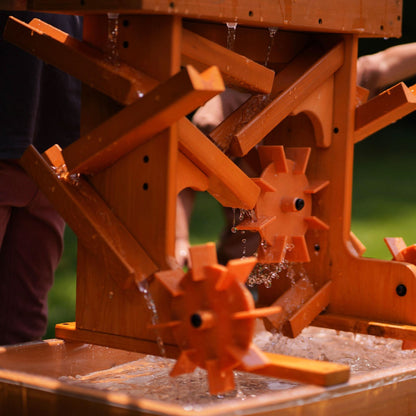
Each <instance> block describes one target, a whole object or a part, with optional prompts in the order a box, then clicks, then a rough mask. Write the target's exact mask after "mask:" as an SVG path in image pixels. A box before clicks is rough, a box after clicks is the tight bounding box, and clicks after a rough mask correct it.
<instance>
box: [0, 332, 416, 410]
mask: <svg viewBox="0 0 416 416" xmlns="http://www.w3.org/2000/svg"><path fill="white" fill-rule="evenodd" d="M308 331H309V332H308ZM310 331H315V332H312V333H311V332H310ZM304 332H305V331H304ZM334 334H335V331H333V332H328V331H326V332H325V331H322V330H319V331H318V330H310V329H309V328H308V329H307V330H306V332H305V333H302V335H301V336H300V337H298V338H297V339H296V340H295V341H293V340H288V339H284V338H276V336H271V335H262V336H261V337H260V338H257V344H261V347H262V348H264V349H266V350H273V349H276V348H278V349H279V350H280V351H282V349H283V350H284V349H285V348H286V349H288V350H291V351H292V352H293V354H294V355H303V356H310V355H311V354H312V355H313V357H310V358H320V359H330V360H331V359H332V358H331V357H330V355H331V350H332V351H334V352H335V353H336V354H338V356H339V357H345V359H344V362H349V363H350V364H351V369H352V376H351V378H350V381H349V382H348V383H345V384H342V385H338V386H334V387H330V388H322V387H317V386H311V385H302V384H295V383H288V382H284V381H281V380H275V379H271V378H268V377H261V376H255V375H252V374H248V373H239V374H237V375H236V380H237V388H236V391H234V392H232V393H228V394H226V395H219V396H210V395H209V394H208V393H207V384H206V379H205V374H204V371H203V370H198V371H196V372H194V373H193V374H191V375H183V376H180V377H178V378H171V377H169V376H168V373H169V371H170V369H171V368H172V366H173V363H174V361H173V360H168V359H163V358H161V357H154V356H146V355H143V354H139V353H132V352H126V351H122V350H117V349H112V348H107V347H100V346H95V345H91V344H81V343H73V342H65V341H62V340H56V339H53V340H47V341H42V342H35V343H28V344H21V345H16V346H11V347H7V348H0V414H4V415H9V414H10V415H11V414H13V415H28V414H42V415H44V416H45V415H59V416H63V415H74V414H77V412H78V414H88V415H89V416H90V415H181V416H182V415H196V414H198V415H233V414H236V415H237V414H238V415H259V416H260V415H318V414H319V415H320V416H322V415H328V416H329V415H330V416H334V415H350V414H365V415H391V414H400V415H408V414H414V413H415V411H416V395H415V394H414V392H415V391H416V353H414V352H413V351H409V352H401V351H399V350H400V348H398V345H397V341H394V340H380V339H378V338H375V337H368V339H367V338H365V337H364V336H358V337H361V338H357V336H354V335H353V334H348V335H345V334H344V335H343V334H342V333H341V334H339V333H338V334H336V335H334ZM333 339H336V343H334V342H333ZM293 342H294V344H293ZM304 344H308V347H307V348H306V349H303V351H301V350H302V348H303V347H302V345H304ZM322 345H324V346H325V348H326V350H324V349H323V348H324V347H322ZM301 347H302V348H301ZM328 348H329V350H328ZM328 351H330V352H328ZM284 353H285V351H284ZM366 354H367V356H366ZM374 360H377V363H375V361H374ZM341 361H342V360H341ZM383 365H385V366H387V368H380V367H381V366H383ZM377 367H379V368H377Z"/></svg>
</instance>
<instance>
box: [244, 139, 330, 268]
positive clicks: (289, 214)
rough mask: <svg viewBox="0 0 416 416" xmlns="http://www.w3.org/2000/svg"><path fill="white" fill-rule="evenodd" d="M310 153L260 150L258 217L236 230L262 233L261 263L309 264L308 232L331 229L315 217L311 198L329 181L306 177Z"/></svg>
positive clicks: (300, 149)
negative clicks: (313, 229) (310, 229)
mask: <svg viewBox="0 0 416 416" xmlns="http://www.w3.org/2000/svg"><path fill="white" fill-rule="evenodd" d="M310 152H311V149H310V148H309V147H292V148H288V147H285V148H284V147H283V146H259V147H258V154H259V158H260V164H261V168H262V174H261V176H260V178H254V179H253V180H254V181H255V182H256V184H257V185H258V186H259V187H260V188H261V194H260V196H259V198H258V201H257V204H256V206H255V216H252V217H250V218H246V219H245V220H244V221H243V222H241V223H240V224H239V225H238V227H237V228H238V229H239V230H248V231H258V232H259V233H260V236H261V238H262V243H261V244H260V247H259V249H258V261H259V262H260V263H280V262H282V261H283V260H284V259H286V260H287V261H290V262H300V263H302V262H308V261H310V257H309V253H308V248H307V245H306V241H305V233H306V231H307V229H308V228H318V229H328V225H327V224H325V223H324V222H323V221H322V220H320V219H319V218H317V217H316V216H313V215H312V195H313V194H316V193H317V192H319V191H320V190H322V189H323V188H325V187H326V186H327V185H328V184H329V181H315V182H310V181H309V180H308V178H307V177H306V174H305V171H306V168H307V165H308V161H309V155H310Z"/></svg>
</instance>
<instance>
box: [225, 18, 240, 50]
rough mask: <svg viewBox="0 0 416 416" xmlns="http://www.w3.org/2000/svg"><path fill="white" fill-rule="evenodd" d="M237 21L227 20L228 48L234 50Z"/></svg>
mask: <svg viewBox="0 0 416 416" xmlns="http://www.w3.org/2000/svg"><path fill="white" fill-rule="evenodd" d="M237 24H238V23H237V22H227V23H226V25H227V49H229V50H230V51H232V50H234V43H235V36H236V31H237Z"/></svg>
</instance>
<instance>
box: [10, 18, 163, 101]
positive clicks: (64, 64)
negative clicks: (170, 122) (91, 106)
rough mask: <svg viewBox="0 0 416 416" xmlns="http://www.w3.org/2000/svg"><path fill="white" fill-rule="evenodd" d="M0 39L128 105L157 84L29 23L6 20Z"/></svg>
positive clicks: (60, 34)
mask: <svg viewBox="0 0 416 416" xmlns="http://www.w3.org/2000/svg"><path fill="white" fill-rule="evenodd" d="M3 38H4V39H5V40H7V41H9V42H11V43H13V44H14V45H16V46H18V47H19V48H22V49H23V50H25V51H26V52H29V53H31V54H33V55H35V56H37V57H38V58H40V59H42V60H44V61H45V62H46V63H48V64H50V65H53V66H55V67H57V68H59V69H60V70H62V71H64V72H67V73H68V74H70V75H72V76H74V77H75V78H78V79H79V80H81V81H82V82H84V83H85V84H87V85H89V86H90V87H93V88H95V89H97V90H98V91H100V92H102V93H104V94H106V95H108V96H109V97H111V98H113V99H114V100H116V101H117V102H119V103H121V104H124V105H128V104H132V103H133V102H135V101H137V100H138V99H139V97H140V96H143V95H144V94H146V93H148V92H149V91H150V90H152V89H153V88H154V87H156V86H157V85H158V83H159V82H158V81H157V80H155V79H154V78H152V77H150V76H148V75H147V74H145V73H144V72H142V71H139V70H138V69H135V68H133V67H131V66H129V65H127V64H125V63H124V62H122V61H120V62H118V63H117V64H113V63H111V62H110V61H109V59H108V55H106V53H105V52H103V51H100V50H99V49H96V48H94V47H92V46H90V45H89V44H87V43H85V42H81V41H79V40H78V39H75V38H73V37H71V36H69V35H68V34H66V33H65V32H62V31H61V30H59V29H56V28H55V27H53V26H51V25H49V24H47V23H45V22H42V20H39V19H33V20H32V21H31V22H30V23H29V24H26V23H24V22H22V21H20V20H18V19H16V18H14V17H9V19H8V21H7V24H6V27H5V30H4V34H3Z"/></svg>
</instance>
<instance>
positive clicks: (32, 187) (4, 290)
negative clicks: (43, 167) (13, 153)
mask: <svg viewBox="0 0 416 416" xmlns="http://www.w3.org/2000/svg"><path fill="white" fill-rule="evenodd" d="M63 231H64V221H63V220H62V218H61V217H60V215H59V214H58V213H57V212H56V211H55V210H54V208H53V207H52V206H51V205H50V203H49V201H48V200H47V199H46V197H45V196H44V195H43V194H42V193H41V192H40V190H39V189H38V187H37V186H36V184H35V183H34V182H33V180H32V179H31V178H30V177H29V176H28V175H27V174H26V172H25V171H24V170H23V169H22V168H21V167H20V166H19V165H18V164H17V163H15V162H13V161H0V345H5V344H15V343H20V342H26V341H32V340H36V339H40V338H41V337H42V336H43V335H44V333H45V330H46V326H47V295H48V291H49V289H50V288H51V286H52V284H53V279H54V272H55V269H56V267H57V265H58V262H59V260H60V258H61V255H62V250H63Z"/></svg>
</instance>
